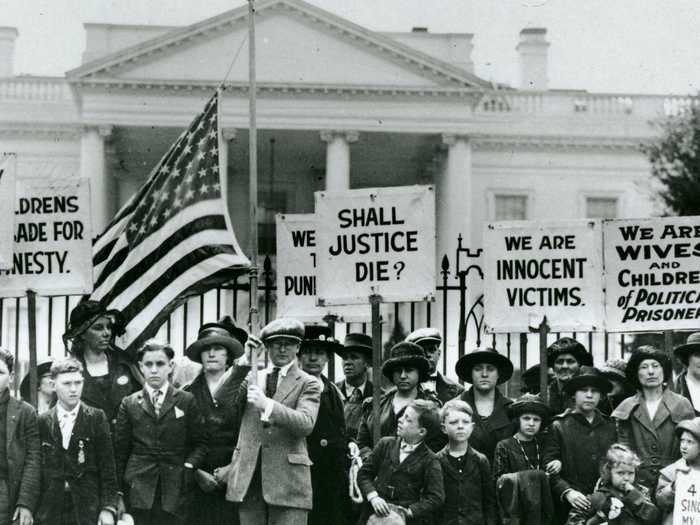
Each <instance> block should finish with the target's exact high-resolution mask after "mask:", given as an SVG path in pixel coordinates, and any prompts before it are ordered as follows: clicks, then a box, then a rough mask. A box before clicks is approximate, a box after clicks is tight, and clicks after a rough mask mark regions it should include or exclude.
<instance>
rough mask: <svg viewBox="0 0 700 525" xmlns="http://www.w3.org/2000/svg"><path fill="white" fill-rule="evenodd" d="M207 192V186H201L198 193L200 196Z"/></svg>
mask: <svg viewBox="0 0 700 525" xmlns="http://www.w3.org/2000/svg"><path fill="white" fill-rule="evenodd" d="M208 191H209V186H208V185H207V184H202V186H201V187H200V188H199V193H201V194H202V195H204V194H206V193H207V192H208Z"/></svg>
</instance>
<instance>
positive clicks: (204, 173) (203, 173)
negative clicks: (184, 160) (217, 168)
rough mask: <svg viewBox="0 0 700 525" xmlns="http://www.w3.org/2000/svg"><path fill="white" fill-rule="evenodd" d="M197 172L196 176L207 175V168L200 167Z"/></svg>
mask: <svg viewBox="0 0 700 525" xmlns="http://www.w3.org/2000/svg"><path fill="white" fill-rule="evenodd" d="M197 174H198V176H200V177H206V175H207V169H206V168H202V169H201V170H199V171H198V172H197Z"/></svg>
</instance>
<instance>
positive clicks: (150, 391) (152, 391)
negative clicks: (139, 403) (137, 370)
mask: <svg viewBox="0 0 700 525" xmlns="http://www.w3.org/2000/svg"><path fill="white" fill-rule="evenodd" d="M144 386H145V387H146V392H148V397H149V398H151V399H153V394H155V393H156V389H155V388H153V387H151V385H149V384H148V383H146V384H145V385H144ZM158 391H159V392H160V395H161V401H163V399H165V395H166V394H167V393H168V383H167V381H166V383H165V384H164V385H163V386H161V387H160V388H159V389H158Z"/></svg>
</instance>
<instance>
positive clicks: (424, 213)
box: [315, 186, 435, 305]
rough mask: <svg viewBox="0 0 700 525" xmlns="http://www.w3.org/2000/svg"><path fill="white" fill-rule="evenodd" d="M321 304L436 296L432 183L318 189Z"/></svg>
mask: <svg viewBox="0 0 700 525" xmlns="http://www.w3.org/2000/svg"><path fill="white" fill-rule="evenodd" d="M315 197H316V218H317V220H318V229H317V231H318V250H317V252H316V253H317V258H318V261H317V264H318V280H317V285H318V290H317V292H318V304H319V305H339V304H368V303H369V297H370V296H372V295H376V296H380V297H381V301H382V302H400V301H425V300H432V299H433V297H434V293H435V194H434V191H433V187H432V186H407V187H398V188H376V189H361V190H348V191H342V192H327V191H321V192H316V194H315Z"/></svg>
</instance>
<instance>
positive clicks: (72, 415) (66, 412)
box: [56, 403, 80, 419]
mask: <svg viewBox="0 0 700 525" xmlns="http://www.w3.org/2000/svg"><path fill="white" fill-rule="evenodd" d="M78 410H80V403H78V404H77V405H75V407H74V408H73V409H72V410H66V409H65V408H63V405H61V403H56V416H57V417H58V419H62V418H63V417H64V416H68V417H70V418H71V419H75V418H76V417H78Z"/></svg>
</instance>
